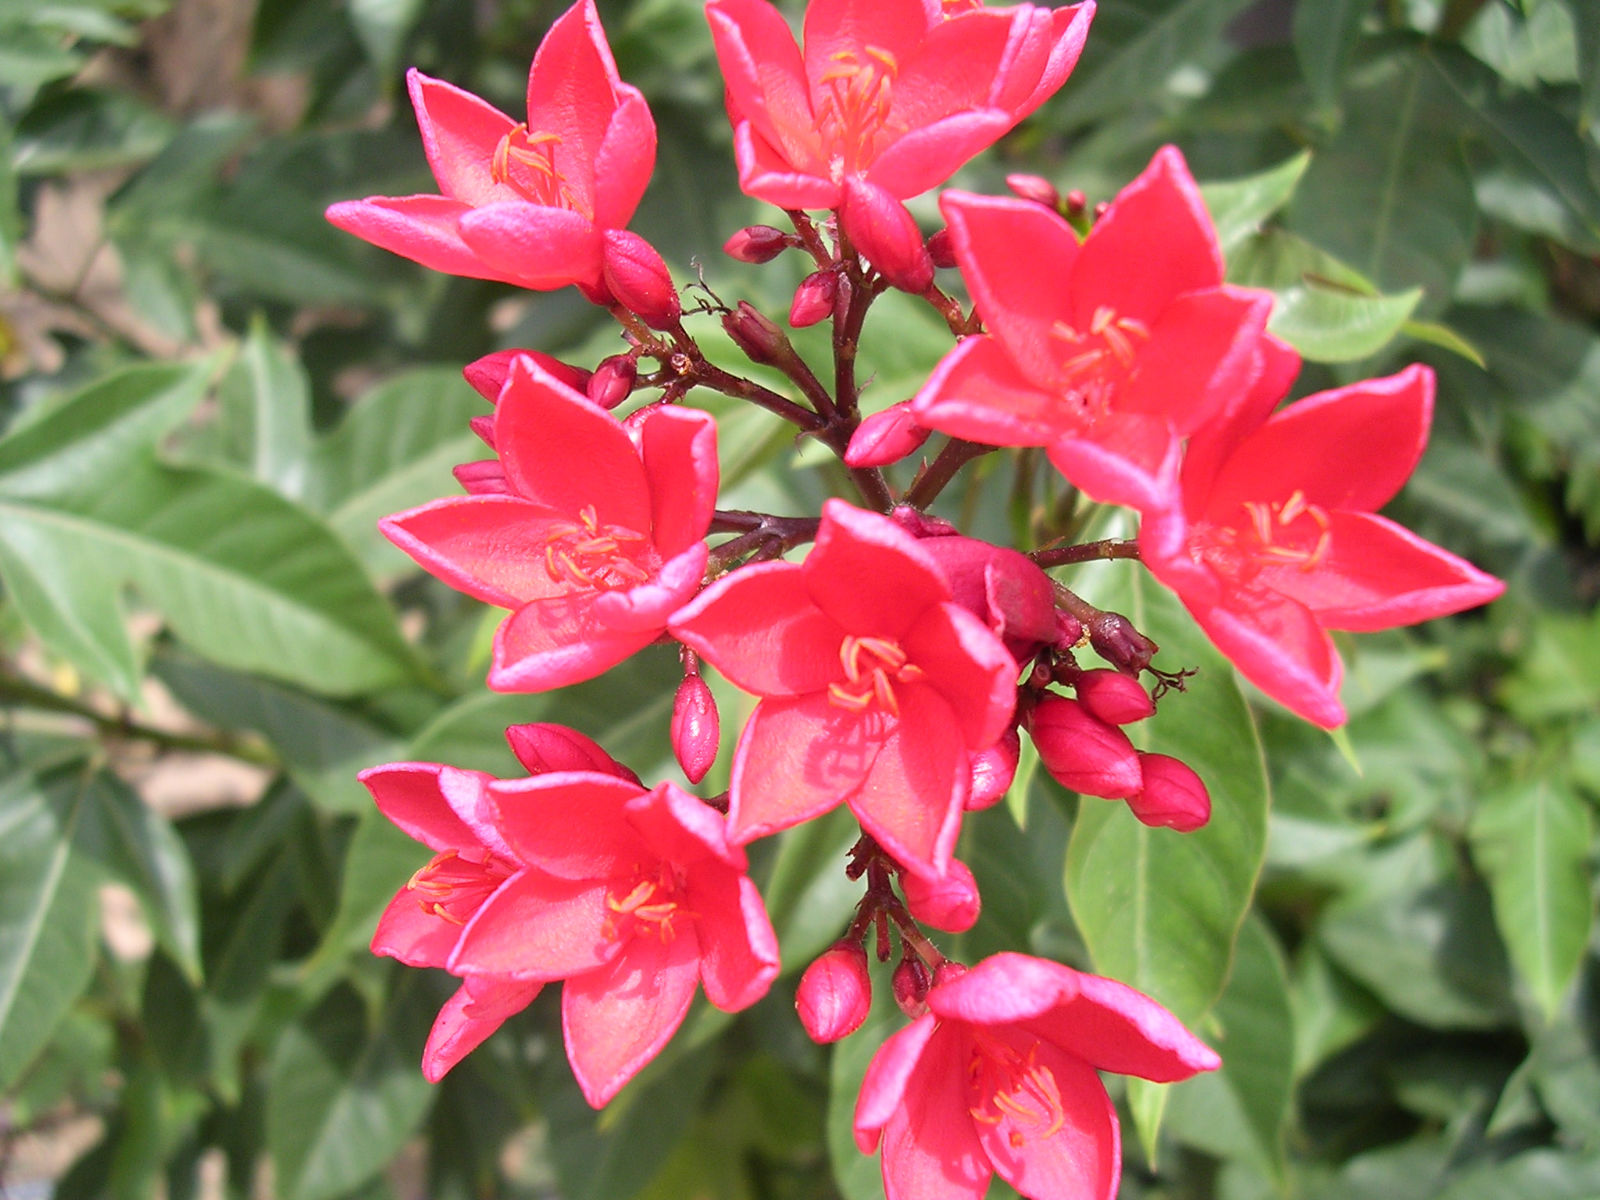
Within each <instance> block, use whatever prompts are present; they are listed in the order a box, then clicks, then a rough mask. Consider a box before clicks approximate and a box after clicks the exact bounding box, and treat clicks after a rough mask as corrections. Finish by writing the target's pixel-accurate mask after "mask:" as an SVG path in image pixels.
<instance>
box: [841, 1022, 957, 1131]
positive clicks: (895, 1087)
mask: <svg viewBox="0 0 1600 1200" xmlns="http://www.w3.org/2000/svg"><path fill="white" fill-rule="evenodd" d="M938 1028H939V1023H938V1022H937V1021H935V1020H934V1019H933V1018H932V1017H931V1016H921V1017H918V1018H917V1019H916V1020H915V1021H913V1022H912V1023H911V1024H910V1025H908V1026H906V1027H905V1028H904V1029H902V1030H900V1031H899V1032H898V1033H895V1034H892V1035H890V1036H889V1037H887V1038H885V1039H884V1042H883V1045H881V1046H879V1047H878V1049H877V1052H876V1053H874V1054H873V1056H872V1061H871V1062H870V1063H868V1064H867V1073H866V1075H865V1076H863V1077H862V1080H861V1092H860V1094H859V1095H858V1096H857V1097H856V1112H855V1118H854V1125H855V1134H856V1145H857V1146H859V1147H860V1148H861V1153H863V1154H871V1153H872V1152H873V1151H874V1150H876V1149H877V1148H878V1139H879V1138H880V1137H881V1136H882V1134H883V1127H884V1126H885V1125H887V1124H888V1123H889V1121H890V1119H891V1118H892V1117H893V1116H894V1114H895V1113H897V1112H899V1111H900V1109H901V1106H902V1105H903V1104H904V1103H905V1097H906V1088H907V1086H909V1084H910V1082H911V1076H912V1074H913V1073H914V1072H915V1071H916V1069H917V1063H919V1062H920V1061H921V1060H922V1055H923V1052H924V1051H926V1050H927V1048H928V1042H929V1040H930V1039H931V1038H932V1037H933V1035H934V1033H935V1031H937V1030H938ZM945 1036H946V1037H949V1036H951V1035H950V1034H949V1033H948V1032H947V1033H946V1035H945Z"/></svg>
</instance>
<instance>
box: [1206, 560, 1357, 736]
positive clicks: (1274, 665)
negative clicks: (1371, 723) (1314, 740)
mask: <svg viewBox="0 0 1600 1200" xmlns="http://www.w3.org/2000/svg"><path fill="white" fill-rule="evenodd" d="M1180 598H1181V599H1184V600H1185V603H1187V598H1185V597H1182V596H1181V594H1180ZM1189 611H1190V612H1192V613H1194V617H1195V620H1197V621H1199V622H1200V627H1201V628H1202V629H1204V630H1205V631H1206V634H1207V636H1209V637H1210V638H1211V640H1212V642H1214V643H1215V644H1216V647H1217V649H1219V650H1221V651H1222V652H1223V653H1224V654H1226V655H1227V656H1228V658H1229V659H1230V660H1231V661H1232V662H1233V665H1234V666H1236V667H1238V668H1239V670H1240V672H1242V673H1243V675H1244V677H1245V678H1246V679H1248V680H1250V682H1251V683H1253V684H1255V685H1256V686H1257V687H1258V688H1260V689H1261V690H1262V691H1263V692H1265V693H1266V694H1267V695H1269V696H1271V697H1272V698H1273V699H1274V700H1276V701H1278V703H1280V704H1282V705H1283V706H1284V707H1285V708H1287V709H1289V710H1290V711H1291V712H1295V713H1299V714H1300V715H1301V716H1302V717H1304V718H1305V719H1306V720H1308V721H1310V722H1311V723H1312V724H1314V725H1321V726H1322V727H1323V728H1324V729H1333V728H1335V727H1336V726H1339V725H1343V724H1344V721H1345V711H1344V705H1342V704H1340V703H1339V680H1340V678H1341V676H1342V675H1343V673H1344V667H1343V664H1342V663H1340V661H1339V655H1338V654H1337V652H1335V650H1334V648H1333V642H1332V641H1330V640H1329V638H1328V635H1327V634H1326V633H1324V632H1323V630H1322V626H1320V625H1319V624H1317V619H1316V617H1314V616H1312V614H1311V612H1310V610H1308V609H1307V608H1306V607H1305V605H1303V604H1300V603H1299V602H1298V601H1295V600H1291V599H1289V598H1288V597H1286V596H1280V595H1278V594H1277V593H1275V592H1262V591H1250V592H1244V591H1240V590H1237V589H1235V590H1233V591H1230V592H1227V593H1225V594H1224V595H1223V598H1222V599H1221V601H1219V602H1218V603H1217V604H1216V605H1215V606H1213V607H1211V608H1191V609H1190V610H1189Z"/></svg>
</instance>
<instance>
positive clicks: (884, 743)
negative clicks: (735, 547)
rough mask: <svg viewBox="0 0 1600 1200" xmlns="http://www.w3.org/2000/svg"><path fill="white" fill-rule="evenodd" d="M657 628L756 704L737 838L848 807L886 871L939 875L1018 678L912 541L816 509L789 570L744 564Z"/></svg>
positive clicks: (738, 755)
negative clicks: (887, 863)
mask: <svg viewBox="0 0 1600 1200" xmlns="http://www.w3.org/2000/svg"><path fill="white" fill-rule="evenodd" d="M671 629H672V634H673V636H674V637H676V638H678V639H679V640H680V641H682V642H684V643H685V644H686V645H688V646H690V647H691V648H692V649H694V650H695V651H696V652H697V653H699V654H700V655H701V657H703V658H704V659H705V660H706V661H707V662H709V663H710V664H711V665H712V666H714V667H715V668H716V669H717V670H719V671H721V672H722V673H723V674H724V675H726V676H727V677H728V678H729V679H731V680H732V681H733V682H734V683H735V684H737V685H738V686H739V687H741V688H743V689H744V690H745V691H747V692H752V693H754V694H755V695H758V696H761V697H762V700H761V702H760V703H759V704H757V705H756V709H755V712H754V713H752V714H751V717H750V720H749V723H748V724H747V725H746V726H745V729H744V733H743V735H742V736H741V737H740V739H739V745H738V749H737V750H736V751H735V754H734V763H733V786H732V791H733V795H732V800H731V802H730V808H729V811H728V818H729V825H730V828H731V836H732V837H733V839H734V840H735V841H737V842H740V843H745V842H749V841H751V840H753V839H755V838H757V837H761V836H762V835H764V834H769V833H775V832H777V831H778V830H780V829H787V828H788V827H789V826H791V825H797V824H799V823H800V822H801V821H805V820H809V819H810V818H812V817H815V816H818V815H820V814H822V813H824V812H826V811H828V810H829V809H831V808H833V807H834V806H836V805H838V804H840V803H847V804H848V805H849V806H850V809H851V811H853V812H854V813H855V814H856V816H857V817H858V818H859V819H860V821H861V824H862V826H863V827H864V828H865V829H866V830H867V832H868V833H870V834H872V836H873V837H875V838H877V840H878V842H879V843H880V844H881V845H882V846H883V847H884V848H885V849H886V850H888V851H889V853H890V854H892V855H893V856H894V857H895V858H897V859H898V860H899V861H900V862H902V863H903V864H905V865H906V866H908V867H910V868H912V869H913V870H916V871H919V872H921V873H923V874H929V875H940V874H942V873H943V872H944V869H945V867H946V865H947V864H948V863H949V861H950V852H951V849H952V848H953V846H954V844H955V839H956V834H957V833H958V832H959V830H960V822H961V811H962V806H963V805H964V803H965V802H966V799H967V795H968V791H969V789H970V787H971V782H972V761H971V756H972V755H974V754H977V753H979V752H981V751H984V750H987V749H989V748H990V747H991V746H993V745H994V743H995V742H996V741H998V740H999V738H1000V736H1001V735H1002V734H1003V733H1004V732H1005V731H1006V728H1007V725H1008V724H1009V723H1010V720H1011V715H1012V710H1013V708H1014V706H1015V702H1016V677H1017V665H1016V663H1015V662H1014V661H1013V660H1012V658H1011V655H1010V654H1008V653H1007V651H1006V648H1005V645H1004V644H1003V643H1002V642H1001V641H1000V639H999V638H998V637H997V636H996V635H995V634H994V633H992V632H991V631H990V630H989V629H988V627H987V626H985V625H984V623H983V621H982V620H980V619H979V618H978V617H976V616H974V615H973V614H972V613H971V612H969V611H967V609H965V608H963V607H962V606H961V605H959V604H957V603H955V602H954V596H953V594H952V591H951V587H950V584H949V582H948V580H947V579H946V578H945V575H944V573H943V572H942V571H941V570H940V569H939V567H938V565H937V564H936V563H935V561H934V560H933V558H932V557H931V556H930V555H929V554H928V553H927V552H926V551H925V550H924V549H923V548H922V545H921V543H919V542H918V541H917V540H916V539H915V538H913V537H911V535H910V534H908V533H906V532H905V531H904V530H903V529H901V528H900V527H899V526H898V525H896V524H895V523H894V522H893V521H891V520H889V518H887V517H882V516H879V515H877V514H875V513H867V512H862V511H860V510H859V509H855V508H852V507H850V505H848V504H846V503H844V502H843V501H842V500H829V501H828V502H827V503H826V504H825V505H824V506H823V515H822V525H821V528H820V529H819V530H818V533H817V540H816V545H815V547H814V548H813V549H812V551H811V553H810V554H809V555H808V556H807V557H806V560H805V561H804V562H803V563H789V562H775V563H762V564H758V565H756V566H752V567H745V568H743V569H741V570H739V571H737V572H735V573H733V574H731V575H729V576H727V577H725V578H724V579H722V580H719V581H718V582H717V583H715V584H713V585H712V586H711V587H709V588H707V589H706V590H705V591H704V592H703V593H701V595H700V596H699V597H697V598H696V599H695V601H694V602H693V603H692V604H690V605H688V606H687V607H686V608H684V609H683V610H682V611H681V612H680V613H678V614H677V615H676V616H675V617H674V619H673V622H672V627H671Z"/></svg>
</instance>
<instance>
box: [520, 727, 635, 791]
mask: <svg viewBox="0 0 1600 1200" xmlns="http://www.w3.org/2000/svg"><path fill="white" fill-rule="evenodd" d="M506 741H508V742H510V743H511V753H513V754H515V755H516V756H517V761H518V762H520V763H521V764H522V765H523V766H524V767H525V768H526V769H527V772H528V774H530V775H548V774H550V773H551V772H552V771H599V772H601V773H602V774H604V775H615V776H616V777H617V778H618V779H626V780H628V781H629V782H630V783H639V777H638V776H637V775H635V774H634V773H633V772H632V771H630V770H629V769H628V768H627V767H625V766H623V765H622V764H621V763H619V762H618V761H617V760H616V759H614V758H612V757H611V755H609V754H607V753H606V752H605V751H604V750H602V749H601V748H600V745H599V743H597V742H596V741H594V739H592V738H587V737H584V735H583V734H581V733H579V732H578V731H577V730H576V729H568V728H567V727H566V726H565V725H554V724H550V723H549V722H544V721H539V722H535V723H533V724H530V725H513V726H511V727H510V728H509V729H507V730H506ZM640 786H641V787H642V786H643V784H640Z"/></svg>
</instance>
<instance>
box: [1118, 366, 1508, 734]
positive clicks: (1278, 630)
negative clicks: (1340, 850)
mask: <svg viewBox="0 0 1600 1200" xmlns="http://www.w3.org/2000/svg"><path fill="white" fill-rule="evenodd" d="M1263 353H1264V357H1265V359H1266V364H1267V365H1266V369H1265V371H1264V374H1263V380H1264V382H1263V384H1262V385H1261V386H1258V387H1257V388H1256V389H1255V390H1254V391H1253V392H1252V393H1251V394H1250V396H1249V398H1248V401H1247V402H1246V403H1245V404H1242V405H1240V406H1239V407H1238V410H1237V411H1236V412H1234V413H1233V414H1231V415H1230V416H1229V418H1228V419H1227V420H1224V421H1222V422H1219V423H1218V424H1216V425H1215V426H1214V427H1209V428H1207V429H1205V430H1203V431H1201V432H1200V433H1197V434H1196V435H1195V437H1194V439H1193V441H1192V442H1191V444H1190V449H1189V455H1188V458H1187V460H1186V461H1185V463H1184V467H1183V476H1182V493H1181V496H1180V497H1177V498H1175V500H1174V502H1173V503H1172V504H1171V505H1170V506H1169V507H1168V508H1166V509H1164V510H1162V511H1159V512H1155V513H1152V514H1147V516H1146V519H1145V521H1144V525H1143V528H1142V529H1141V530H1140V538H1139V541H1140V546H1141V548H1142V551H1143V555H1142V556H1143V558H1144V561H1145V563H1146V565H1147V566H1149V568H1150V570H1151V571H1152V572H1153V573H1154V574H1155V576H1156V578H1158V579H1159V580H1161V581H1162V582H1163V583H1165V584H1166V585H1167V586H1168V587H1170V588H1172V589H1173V591H1175V592H1177V594H1178V596H1179V598H1180V599H1182V601H1183V603H1184V605H1185V606H1186V607H1187V608H1188V609H1189V611H1190V612H1191V613H1193V614H1194V616H1195V619H1196V620H1197V621H1199V623H1200V625H1201V627H1202V628H1203V629H1204V630H1205V631H1206V633H1207V634H1208V635H1210V637H1211V640H1212V641H1213V642H1215V643H1216V645H1217V647H1218V649H1220V650H1221V651H1222V652H1223V653H1224V654H1226V655H1227V656H1228V657H1229V658H1230V659H1232V660H1233V662H1234V665H1236V666H1237V667H1238V668H1239V669H1240V670H1241V671H1242V672H1244V674H1245V676H1246V677H1247V678H1248V679H1249V680H1250V681H1251V682H1253V683H1254V684H1256V686H1257V687H1259V688H1261V690H1262V691H1264V692H1266V693H1267V695H1269V696H1271V697H1273V699H1275V700H1277V701H1279V702H1280V703H1282V704H1283V705H1285V706H1286V707H1288V708H1289V709H1291V710H1293V711H1294V712H1296V713H1298V714H1299V715H1300V716H1302V717H1305V718H1306V720H1308V721H1312V722H1314V723H1316V724H1318V725H1322V726H1324V727H1326V728H1332V727H1334V726H1336V725H1339V724H1341V723H1342V722H1343V721H1344V719H1345V711H1344V706H1343V705H1341V704H1340V703H1339V680H1340V676H1341V674H1342V667H1341V664H1340V661H1339V655H1338V652H1337V651H1336V650H1335V649H1334V645H1333V641H1332V639H1330V638H1329V637H1328V634H1327V632H1326V631H1327V630H1330V629H1348V630H1353V631H1357V632H1364V631H1368V630H1376V629H1388V628H1390V627H1392V626H1396V625H1410V624H1414V623H1415V622H1418V621H1425V620H1428V619H1429V618H1431V617H1438V616H1443V615H1445V614H1447V613H1453V612H1459V611H1461V610H1462V609H1465V608H1471V607H1473V606H1474V605H1478V604H1484V603H1487V602H1488V601H1490V600H1493V599H1494V598H1495V597H1496V596H1498V595H1499V594H1500V592H1501V591H1502V590H1503V589H1504V585H1503V584H1502V583H1501V582H1500V581H1499V580H1498V579H1495V578H1493V577H1492V576H1490V575H1486V574H1484V573H1483V572H1482V571H1479V570H1478V569H1477V568H1476V567H1474V566H1472V565H1471V564H1470V563H1467V562H1465V561H1463V560H1462V559H1459V558H1457V557H1456V556H1455V555H1453V554H1450V553H1448V552H1447V551H1445V550H1441V549H1440V548H1439V547H1438V546H1435V545H1433V544H1432V543H1431V542H1426V541H1424V540H1423V539H1421V538H1419V537H1417V536H1416V535H1415V534H1413V533H1411V532H1410V531H1409V530H1406V529H1403V528H1402V527H1400V526H1399V525H1396V524H1395V523H1394V522H1393V521H1389V520H1386V519H1385V518H1383V517H1380V516H1377V515H1376V513H1377V510H1378V509H1379V508H1381V507H1382V506H1383V505H1384V504H1386V503H1388V501H1389V499H1390V497H1392V496H1393V495H1394V494H1395V493H1396V492H1397V491H1399V490H1400V487H1401V485H1402V484H1403V483H1404V482H1405V481H1406V479H1407V477H1408V476H1410V474H1411V472H1412V470H1413V468H1415V466H1416V464H1417V460H1418V459H1419V458H1420V457H1421V455H1422V449H1423V446H1424V445H1425V444H1426V441H1427V436H1428V425H1429V422H1430V420H1431V418H1432V412H1433V373H1432V372H1431V371H1429V370H1428V369H1427V368H1426V367H1420V366H1413V367H1409V368H1407V369H1406V370H1404V371H1402V372H1401V373H1400V374H1398V375H1394V376H1391V377H1389V378H1387V379H1372V380H1367V381H1365V382H1363V383H1357V384H1352V385H1350V386H1349V387H1342V388H1336V389H1334V390H1332V391H1328V392H1322V393H1320V394H1318V395H1315V396H1308V397H1307V398H1306V399H1304V400H1300V401H1298V402H1296V403H1294V404H1291V405H1289V406H1287V407H1286V408H1284V409H1281V410H1280V411H1278V412H1276V413H1272V415H1271V416H1270V417H1268V416H1267V415H1266V414H1267V413H1269V412H1271V409H1272V405H1273V404H1275V403H1276V402H1277V399H1278V398H1279V397H1281V396H1282V395H1283V393H1284V391H1286V390H1287V387H1288V380H1289V379H1290V378H1292V376H1293V373H1294V371H1293V367H1294V365H1295V364H1294V356H1293V353H1292V352H1291V351H1288V350H1287V348H1285V347H1282V346H1281V345H1279V344H1277V343H1268V344H1267V346H1266V348H1265V350H1264V351H1263Z"/></svg>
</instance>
